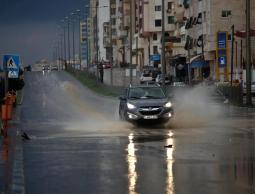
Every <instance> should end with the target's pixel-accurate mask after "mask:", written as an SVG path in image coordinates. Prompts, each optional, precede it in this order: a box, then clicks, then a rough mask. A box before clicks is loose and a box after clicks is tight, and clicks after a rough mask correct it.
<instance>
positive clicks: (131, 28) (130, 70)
mask: <svg viewBox="0 0 255 194" xmlns="http://www.w3.org/2000/svg"><path fill="white" fill-rule="evenodd" d="M132 12H133V0H130V26H129V29H130V30H129V31H130V35H129V47H130V48H129V49H130V56H129V57H130V59H129V61H130V63H129V76H130V80H129V81H130V84H132V82H133V70H132V55H133V52H132V46H133V45H132V40H133V37H132V35H133V16H132Z"/></svg>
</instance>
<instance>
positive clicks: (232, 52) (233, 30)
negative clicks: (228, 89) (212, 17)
mask: <svg viewBox="0 0 255 194" xmlns="http://www.w3.org/2000/svg"><path fill="white" fill-rule="evenodd" d="M231 31H232V32H231V42H232V45H231V73H230V84H231V86H233V69H234V42H235V26H234V25H232V26H231Z"/></svg>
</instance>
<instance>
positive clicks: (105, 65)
mask: <svg viewBox="0 0 255 194" xmlns="http://www.w3.org/2000/svg"><path fill="white" fill-rule="evenodd" d="M103 68H104V69H109V68H112V64H111V63H108V62H105V63H103Z"/></svg>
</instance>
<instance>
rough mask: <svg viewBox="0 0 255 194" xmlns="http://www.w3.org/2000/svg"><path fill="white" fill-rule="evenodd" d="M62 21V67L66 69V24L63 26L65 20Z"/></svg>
mask: <svg viewBox="0 0 255 194" xmlns="http://www.w3.org/2000/svg"><path fill="white" fill-rule="evenodd" d="M62 21H63V31H64V37H63V38H64V67H65V69H66V67H67V64H66V26H65V20H62Z"/></svg>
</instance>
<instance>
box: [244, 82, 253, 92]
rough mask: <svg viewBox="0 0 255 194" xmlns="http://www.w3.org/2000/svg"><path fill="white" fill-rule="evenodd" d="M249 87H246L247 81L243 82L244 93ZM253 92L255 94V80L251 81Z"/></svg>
mask: <svg viewBox="0 0 255 194" xmlns="http://www.w3.org/2000/svg"><path fill="white" fill-rule="evenodd" d="M246 93H247V89H246V82H243V94H244V95H246ZM251 94H252V95H255V82H251Z"/></svg>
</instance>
